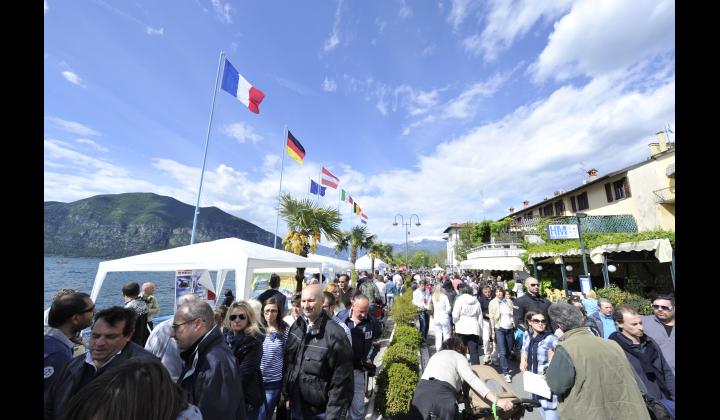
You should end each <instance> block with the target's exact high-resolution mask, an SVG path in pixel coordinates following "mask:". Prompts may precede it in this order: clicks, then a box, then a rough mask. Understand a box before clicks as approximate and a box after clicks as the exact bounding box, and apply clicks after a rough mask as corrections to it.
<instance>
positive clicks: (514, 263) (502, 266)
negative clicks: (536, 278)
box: [460, 257, 525, 271]
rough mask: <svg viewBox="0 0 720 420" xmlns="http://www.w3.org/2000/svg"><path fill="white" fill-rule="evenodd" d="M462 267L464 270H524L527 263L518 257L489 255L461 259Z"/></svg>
mask: <svg viewBox="0 0 720 420" xmlns="http://www.w3.org/2000/svg"><path fill="white" fill-rule="evenodd" d="M460 268H462V269H464V270H502V271H524V270H525V264H523V262H522V260H521V259H520V258H518V257H487V258H472V259H469V260H465V261H461V262H460Z"/></svg>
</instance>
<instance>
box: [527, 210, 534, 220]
mask: <svg viewBox="0 0 720 420" xmlns="http://www.w3.org/2000/svg"><path fill="white" fill-rule="evenodd" d="M532 217H533V216H532V212H530V213H525V220H530V219H532Z"/></svg>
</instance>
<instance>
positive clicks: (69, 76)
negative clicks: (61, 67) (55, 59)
mask: <svg viewBox="0 0 720 420" xmlns="http://www.w3.org/2000/svg"><path fill="white" fill-rule="evenodd" d="M62 75H63V77H64V78H65V79H66V80H67V81H68V82H70V83H72V84H74V85H78V86H83V83H82V79H81V78H80V76H78V75H77V74H75V73H73V72H71V71H64V72H62Z"/></svg>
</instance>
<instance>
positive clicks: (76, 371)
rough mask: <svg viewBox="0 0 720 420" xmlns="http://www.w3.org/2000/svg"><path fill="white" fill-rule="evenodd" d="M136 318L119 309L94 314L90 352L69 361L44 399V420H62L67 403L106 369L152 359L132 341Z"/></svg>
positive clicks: (128, 310) (128, 311)
mask: <svg viewBox="0 0 720 420" xmlns="http://www.w3.org/2000/svg"><path fill="white" fill-rule="evenodd" d="M93 306H94V305H93ZM135 317H136V315H135V312H134V311H133V310H132V309H128V308H121V307H119V306H113V307H111V308H108V309H105V310H102V311H100V312H98V313H97V315H96V316H95V323H94V324H93V326H92V334H91V335H90V351H89V352H88V353H86V354H84V355H80V356H77V357H75V358H74V359H72V360H70V362H68V363H67V365H65V367H64V368H63V369H62V371H61V372H60V373H59V374H57V375H58V377H57V379H56V380H55V382H54V383H53V384H52V386H51V387H50V389H49V390H48V393H47V395H46V396H45V420H48V419H62V418H63V416H64V414H65V404H66V403H67V402H68V400H69V399H70V398H71V397H72V396H73V395H75V394H76V393H77V392H78V391H79V390H80V389H81V388H82V387H84V386H85V385H87V384H88V383H90V382H91V381H93V380H94V379H95V378H97V377H98V376H100V375H102V374H103V373H105V371H106V370H107V369H108V368H110V367H113V366H118V365H120V364H122V363H124V362H125V361H126V360H129V359H131V358H134V357H155V356H153V355H152V354H151V353H149V352H147V351H146V350H145V349H143V348H142V347H140V346H138V345H137V344H135V343H133V342H132V341H131V338H132V335H133V327H134V325H135Z"/></svg>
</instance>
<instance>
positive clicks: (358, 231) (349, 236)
mask: <svg viewBox="0 0 720 420" xmlns="http://www.w3.org/2000/svg"><path fill="white" fill-rule="evenodd" d="M376 239H377V236H375V235H371V234H370V233H368V231H367V227H366V226H355V227H353V228H352V229H351V230H350V231H349V232H343V233H342V234H341V236H340V239H339V240H338V241H337V245H336V246H335V251H337V252H342V251H347V250H348V248H349V249H350V262H351V263H353V264H355V261H357V252H358V250H359V249H368V248H370V245H372V243H373V242H375V240H376Z"/></svg>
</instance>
